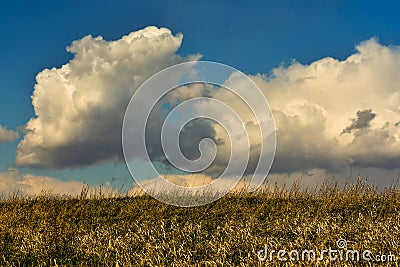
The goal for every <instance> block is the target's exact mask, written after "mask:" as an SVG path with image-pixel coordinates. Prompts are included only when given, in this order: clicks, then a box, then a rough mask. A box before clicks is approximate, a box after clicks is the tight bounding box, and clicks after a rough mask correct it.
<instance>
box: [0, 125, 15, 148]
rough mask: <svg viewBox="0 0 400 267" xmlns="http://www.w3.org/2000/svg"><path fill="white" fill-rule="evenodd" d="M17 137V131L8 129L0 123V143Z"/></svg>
mask: <svg viewBox="0 0 400 267" xmlns="http://www.w3.org/2000/svg"><path fill="white" fill-rule="evenodd" d="M17 138H18V133H17V132H15V131H12V130H8V129H7V128H6V127H4V126H1V125H0V144H3V143H7V142H10V141H13V140H15V139H17Z"/></svg>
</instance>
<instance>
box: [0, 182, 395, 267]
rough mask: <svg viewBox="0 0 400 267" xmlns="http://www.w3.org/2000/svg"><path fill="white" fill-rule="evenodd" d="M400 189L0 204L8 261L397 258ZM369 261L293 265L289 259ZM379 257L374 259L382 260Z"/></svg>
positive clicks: (210, 262) (213, 262)
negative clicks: (194, 201)
mask: <svg viewBox="0 0 400 267" xmlns="http://www.w3.org/2000/svg"><path fill="white" fill-rule="evenodd" d="M399 214H400V190H399V189H398V187H393V188H390V189H386V190H384V191H383V192H382V191H378V190H377V189H376V188H375V187H373V186H368V185H366V184H365V183H362V182H359V183H357V184H355V185H352V186H347V187H346V188H344V189H339V188H338V187H337V186H335V185H329V186H323V187H321V188H320V189H319V190H318V191H313V192H303V191H301V190H299V189H298V187H296V186H294V187H291V188H283V189H278V188H275V189H274V190H269V189H265V190H261V191H259V192H257V193H254V194H248V193H243V192H239V193H238V192H237V193H234V194H230V195H228V196H225V197H224V198H222V199H220V200H218V201H216V202H214V203H211V204H209V205H205V206H201V207H194V208H179V207H173V206H169V205H166V204H163V203H161V202H158V201H157V200H154V199H152V198H151V197H148V196H136V197H114V198H106V197H102V196H98V195H97V196H88V194H87V191H86V193H85V190H84V191H83V193H82V195H81V197H80V198H79V197H76V198H72V197H61V196H59V197H54V196H38V197H35V198H28V197H18V196H14V197H9V198H5V199H3V200H2V201H0V265H1V266H192V265H193V266H277V265H281V266H283V265H284V262H279V261H278V260H277V259H276V258H275V259H274V261H269V260H266V261H262V262H261V261H259V260H258V258H257V252H258V251H259V250H260V249H262V248H264V245H267V246H268V248H270V249H276V250H279V249H282V250H286V251H290V250H292V249H297V250H302V249H314V250H316V251H320V250H321V249H328V248H330V247H331V248H336V241H337V240H338V239H339V238H344V239H346V240H347V241H348V247H349V248H351V249H358V250H365V249H369V250H371V251H372V252H373V253H379V254H385V253H386V254H389V253H390V252H391V253H394V254H395V255H396V256H397V262H394V263H393V262H392V263H386V264H382V265H383V266H399V258H400V255H399V250H400V249H399V247H400V246H399V243H400V241H399V240H400V215H399ZM346 264H347V266H368V264H367V262H362V261H360V262H355V261H352V262H343V261H341V262H340V261H335V262H329V261H324V262H312V261H307V262H301V261H296V262H290V261H289V262H286V266H317V265H319V266H346ZM375 265H377V263H374V264H370V266H375Z"/></svg>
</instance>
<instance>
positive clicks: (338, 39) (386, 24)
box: [0, 1, 400, 192]
mask: <svg viewBox="0 0 400 267" xmlns="http://www.w3.org/2000/svg"><path fill="white" fill-rule="evenodd" d="M0 5H1V8H0V30H1V34H2V37H1V42H0V53H1V54H0V58H1V62H0V177H1V178H2V179H1V181H0V190H2V191H4V192H8V191H12V190H14V188H20V189H21V190H26V191H31V192H38V191H40V190H39V189H38V188H40V186H43V184H46V185H47V186H49V187H51V188H53V189H54V191H56V192H62V191H63V190H67V191H73V190H77V191H79V187H80V186H81V185H82V183H83V182H86V183H89V184H90V185H94V186H95V185H99V184H106V185H109V186H113V187H118V186H120V185H122V184H124V185H126V186H127V187H130V186H132V179H131V177H130V174H129V172H128V171H127V168H126V166H125V163H124V161H123V159H122V158H121V155H120V152H121V147H120V140H119V138H120V137H119V136H120V135H119V133H120V132H119V131H113V130H111V129H115V128H118V127H119V123H120V117H121V114H122V113H123V112H124V110H125V109H124V108H123V107H124V105H125V106H126V102H124V101H125V100H126V99H129V96H130V95H132V94H133V92H134V90H135V88H137V87H138V86H139V85H140V83H141V82H143V81H144V80H145V79H146V78H147V77H149V76H150V75H152V74H154V73H155V72H156V71H158V70H161V69H162V68H165V67H167V66H170V65H172V64H176V63H179V62H185V61H188V60H193V59H199V58H201V59H202V60H209V61H216V62H221V63H224V64H228V65H230V66H233V67H235V68H237V69H239V70H240V71H242V72H244V73H246V74H248V75H249V76H250V77H252V79H253V80H254V81H255V82H256V83H257V85H258V86H259V87H260V88H261V89H262V90H264V92H265V96H266V98H267V100H268V101H269V103H270V105H271V108H272V111H273V113H274V117H275V121H276V123H277V140H278V141H277V142H278V143H277V153H276V158H275V162H274V165H273V167H272V172H271V179H275V180H277V181H278V180H279V181H291V179H294V178H293V177H298V176H301V177H303V179H305V180H307V179H310V180H312V179H316V178H315V177H317V176H318V177H325V176H326V177H328V176H329V177H330V176H335V177H336V178H343V179H344V178H345V177H347V176H349V175H350V174H352V175H357V174H358V173H360V174H362V175H364V176H368V175H369V176H371V177H372V179H373V180H374V181H376V182H377V183H379V184H381V185H383V186H385V185H389V183H390V181H392V180H393V179H394V178H396V177H397V175H398V174H399V173H400V170H399V168H398V167H400V166H399V165H400V164H399V159H400V144H399V142H400V130H399V127H398V124H397V123H398V122H399V121H400V116H399V115H400V110H399V106H400V96H399V92H400V79H399V77H398V76H399V75H398V72H399V67H400V63H399V62H400V52H399V48H398V45H400V28H399V27H398V25H400V18H399V16H398V12H397V10H399V5H400V4H398V3H396V1H385V2H373V1H370V2H366V1H307V2H306V3H305V2H301V1H253V2H250V3H249V2H245V1H196V2H194V1H142V2H139V1H118V2H117V3H114V2H111V1H85V2H82V1H43V2H41V3H34V2H31V1H18V2H17V1H3V2H2V3H1V4H0ZM149 26H155V27H156V28H147V27H149ZM138 31H141V32H140V33H141V36H142V37H139V38H138V40H137V41H136V42H133V41H129V42H127V41H126V38H125V39H124V38H123V36H131V37H132V36H133V37H134V36H136V35H138V34H137V33H138ZM89 35H90V36H92V37H87V36H89ZM98 36H101V37H99V38H96V37H98ZM143 36H144V37H143ZM135 38H136V37H135ZM128 39H129V38H128ZM139 39H140V40H139ZM67 47H69V48H67ZM110 47H112V48H110ZM90 48H92V49H90ZM107 49H109V50H107ZM146 53H147V54H149V55H150V54H151V55H152V56H149V57H146V56H143V57H139V56H136V55H137V54H139V55H146ZM127 58H128V59H129V58H130V59H131V61H130V62H128V63H126V62H125V61H124V59H127ZM112 60H114V61H115V62H116V65H112V66H111V67H110V69H104V68H105V67H104V66H103V65H101V64H103V63H104V62H106V63H107V62H111V61H112ZM96 62H97V63H96ZM99 62H100V63H99ZM96 64H100V65H101V66H103V68H102V67H100V69H99V70H97V69H95V68H93V66H94V65H96ZM104 64H105V63H104ZM63 66H64V67H63ZM65 66H67V67H65ZM121 69H123V70H125V72H124V71H121ZM127 73H129V74H130V75H131V74H137V75H138V76H137V77H139V78H138V79H137V80H135V82H136V83H129V82H128V81H127V80H126V77H127V75H128V74H127ZM93 84H95V85H96V86H93ZM67 85H68V86H67ZM68 88H69V89H68ZM124 88H128V89H129V90H125V91H124V90H123V89H124ZM182 90H183V91H182V92H183V93H182V95H185V97H186V95H190V93H188V92H189V91H190V90H189V89H188V90H186V91H185V89H182ZM72 91H75V92H76V98H68V92H72ZM198 92H199V94H204V90H203V89H201V88H199V89H198ZM82 99H85V101H86V100H87V99H89V102H90V101H92V102H91V104H87V103H86V104H85V103H83V102H79V101H80V100H82ZM82 101H83V100H82ZM34 107H35V108H36V110H35V109H34ZM71 107H73V108H76V109H74V110H73V111H74V112H75V113H74V112H73V111H71ZM99 121H101V124H99V123H98V122H99ZM199 126H201V125H195V126H193V127H194V128H193V129H196V127H199ZM205 126H206V127H205V128H206V129H208V130H209V131H208V132H207V131H205V130H204V131H203V132H204V134H206V132H207V133H208V134H211V135H213V137H216V133H218V131H217V130H216V129H215V127H214V126H213V125H210V124H207V125H205ZM193 131H194V130H193ZM194 132H196V133H198V132H201V133H203V132H202V131H194ZM201 137H202V135H199V136H197V137H196V138H201ZM188 151H189V152H188V153H189V154H190V148H188ZM156 156H157V155H155V157H156ZM219 167H220V166H215V169H218V168H219ZM310 177H311V178H310ZM285 179H286V180H285Z"/></svg>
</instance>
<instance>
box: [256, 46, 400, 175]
mask: <svg viewBox="0 0 400 267" xmlns="http://www.w3.org/2000/svg"><path fill="white" fill-rule="evenodd" d="M356 48H357V53H355V54H353V55H351V56H349V57H348V58H346V59H345V60H342V61H340V60H337V59H334V58H331V57H327V58H323V59H320V60H317V61H315V62H312V63H311V64H309V65H303V64H300V63H298V62H293V63H292V64H291V65H290V66H288V67H279V68H276V69H274V70H273V71H272V74H271V75H269V76H266V75H257V76H254V77H253V79H254V81H255V82H256V83H257V84H258V85H259V86H260V87H261V88H262V89H263V91H264V92H265V95H266V97H267V99H268V101H269V103H270V105H271V108H272V110H273V113H274V117H275V121H276V126H277V142H278V143H277V153H276V160H275V162H274V166H273V171H275V172H295V171H307V170H310V169H318V168H320V169H325V170H328V171H340V170H341V169H343V168H344V167H348V166H359V167H360V166H361V167H377V168H387V169H393V168H398V167H399V163H400V127H399V126H400V124H399V121H400V76H399V71H400V47H397V46H384V45H381V44H379V43H378V42H377V40H376V39H370V40H367V41H365V42H362V43H360V44H359V45H357V47H356Z"/></svg>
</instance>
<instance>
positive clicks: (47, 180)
mask: <svg viewBox="0 0 400 267" xmlns="http://www.w3.org/2000/svg"><path fill="white" fill-rule="evenodd" d="M83 186H84V184H83V183H82V182H79V181H74V180H70V181H61V180H58V179H55V178H52V177H48V176H35V175H31V174H22V173H20V172H19V171H18V170H17V169H13V168H10V169H9V170H8V171H7V172H3V173H0V192H1V193H2V194H3V195H4V196H7V195H8V194H14V193H16V192H17V193H19V194H23V195H39V194H41V193H46V194H67V195H77V194H79V193H80V192H81V191H82V188H83Z"/></svg>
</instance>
